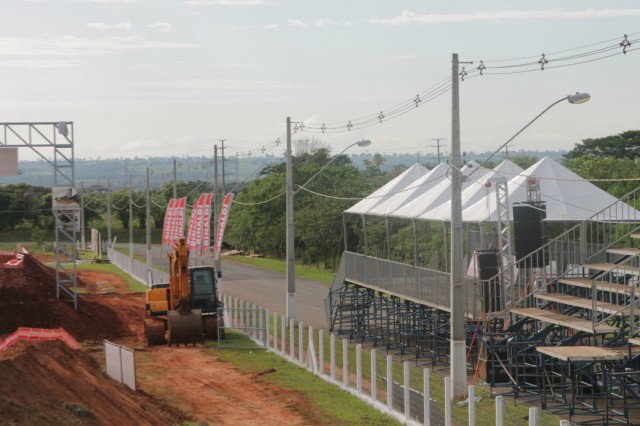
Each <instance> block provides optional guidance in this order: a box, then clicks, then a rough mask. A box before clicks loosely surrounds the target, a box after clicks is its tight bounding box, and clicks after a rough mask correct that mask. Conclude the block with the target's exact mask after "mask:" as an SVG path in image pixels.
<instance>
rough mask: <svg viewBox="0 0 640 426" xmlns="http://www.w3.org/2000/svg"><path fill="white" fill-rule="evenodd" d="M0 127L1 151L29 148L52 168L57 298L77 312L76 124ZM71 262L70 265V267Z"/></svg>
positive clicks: (41, 123) (78, 223) (12, 124)
mask: <svg viewBox="0 0 640 426" xmlns="http://www.w3.org/2000/svg"><path fill="white" fill-rule="evenodd" d="M0 128H1V129H2V134H1V136H0V148H29V149H30V150H32V151H33V152H34V153H36V154H37V155H38V156H39V157H40V158H41V159H42V160H44V161H45V162H47V163H49V164H50V165H51V166H52V167H53V188H52V192H53V193H54V196H53V205H52V211H53V215H54V217H55V238H56V240H55V253H56V295H57V297H58V298H61V299H65V300H69V301H71V302H72V303H73V306H74V309H78V291H77V290H78V282H77V276H76V274H77V269H76V260H77V247H76V231H78V229H79V226H80V205H79V204H78V203H77V202H75V200H74V199H73V198H74V196H75V186H74V185H75V169H74V133H73V131H74V127H73V122H71V121H58V122H27V123H0ZM56 194H57V195H56ZM69 249H70V250H69ZM63 250H64V251H66V252H67V253H68V254H69V255H70V256H71V260H70V261H69V260H66V259H62V257H61V251H63ZM68 263H71V266H67V264H68Z"/></svg>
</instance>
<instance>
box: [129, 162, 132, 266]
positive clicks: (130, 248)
mask: <svg viewBox="0 0 640 426" xmlns="http://www.w3.org/2000/svg"><path fill="white" fill-rule="evenodd" d="M131 180H132V178H131V173H129V261H130V262H131V264H133V198H132V192H133V183H132V181H131Z"/></svg>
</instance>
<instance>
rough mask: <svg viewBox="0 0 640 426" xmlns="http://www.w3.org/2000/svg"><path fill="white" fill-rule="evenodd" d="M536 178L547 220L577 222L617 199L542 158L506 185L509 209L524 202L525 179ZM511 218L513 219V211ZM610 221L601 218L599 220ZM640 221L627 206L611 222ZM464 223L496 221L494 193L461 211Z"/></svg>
mask: <svg viewBox="0 0 640 426" xmlns="http://www.w3.org/2000/svg"><path fill="white" fill-rule="evenodd" d="M532 177H535V178H538V179H539V185H540V195H541V200H542V201H544V202H545V203H546V209H547V219H546V220H548V221H563V222H564V221H579V220H584V219H588V218H590V217H592V216H594V215H595V214H596V213H598V212H600V211H602V210H603V209H606V208H607V207H608V206H610V205H612V204H614V203H616V202H617V201H618V199H617V198H615V197H614V196H612V195H610V194H609V193H607V192H605V191H603V190H602V189H600V188H598V187H597V186H595V185H593V184H592V183H591V182H588V181H586V180H584V179H583V178H581V177H580V176H578V175H577V174H575V173H573V172H572V171H570V170H568V169H566V168H565V167H563V166H562V165H560V164H558V163H556V162H555V161H553V160H552V159H551V158H549V157H545V158H543V159H541V160H540V161H538V162H537V163H535V164H534V165H533V166H531V167H529V168H528V169H527V170H525V171H523V172H522V173H520V174H519V175H518V176H516V177H514V178H513V179H511V180H510V181H509V183H508V185H507V187H508V195H509V204H510V206H509V207H510V209H513V204H514V203H521V202H526V201H527V180H528V179H529V178H532ZM510 217H512V218H513V210H511V213H510ZM608 219H609V218H607V217H603V218H602V220H608ZM625 219H636V220H637V219H640V212H639V211H637V210H635V209H634V208H632V207H630V206H625V207H624V208H623V209H622V210H621V211H620V210H619V211H616V212H615V217H614V216H611V218H610V220H625ZM462 220H463V221H464V222H495V221H496V220H497V207H496V196H495V192H492V193H491V194H489V195H487V196H486V197H484V198H483V199H481V200H479V201H477V202H475V203H473V204H472V205H470V206H468V207H467V208H465V209H463V211H462Z"/></svg>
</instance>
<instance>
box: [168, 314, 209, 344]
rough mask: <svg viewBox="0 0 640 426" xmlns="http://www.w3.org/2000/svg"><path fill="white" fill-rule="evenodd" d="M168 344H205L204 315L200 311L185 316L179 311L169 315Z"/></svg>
mask: <svg viewBox="0 0 640 426" xmlns="http://www.w3.org/2000/svg"><path fill="white" fill-rule="evenodd" d="M168 316H169V321H168V328H169V332H168V343H169V346H171V345H180V344H184V345H188V344H190V343H191V344H194V345H195V344H196V343H203V342H204V337H203V332H202V313H201V310H200V309H193V310H192V311H191V312H190V313H187V314H184V313H180V312H179V311H169V313H168Z"/></svg>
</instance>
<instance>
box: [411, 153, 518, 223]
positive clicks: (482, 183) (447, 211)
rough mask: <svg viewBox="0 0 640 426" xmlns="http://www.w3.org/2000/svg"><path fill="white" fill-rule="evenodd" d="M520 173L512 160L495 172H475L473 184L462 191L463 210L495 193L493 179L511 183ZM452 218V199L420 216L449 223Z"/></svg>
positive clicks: (501, 164)
mask: <svg viewBox="0 0 640 426" xmlns="http://www.w3.org/2000/svg"><path fill="white" fill-rule="evenodd" d="M520 173H522V167H520V166H518V165H517V164H515V163H514V162H513V161H511V160H504V161H503V162H502V163H500V164H498V165H497V166H496V167H495V168H494V169H493V170H489V171H487V172H486V173H484V174H483V173H482V172H481V171H480V170H478V171H476V172H474V173H473V174H472V175H471V177H470V180H471V183H470V184H469V185H467V187H466V189H464V190H463V191H462V209H465V208H467V207H469V206H471V205H473V204H475V203H476V202H478V201H479V200H481V199H484V198H485V197H486V196H487V195H490V194H491V193H494V192H495V187H494V186H493V185H492V184H491V180H492V179H496V178H503V179H506V180H507V181H509V180H511V179H513V178H514V177H515V176H517V175H519V174H520ZM449 188H450V187H449ZM494 197H495V195H494ZM450 217H451V199H450V197H449V199H448V200H447V201H446V202H445V203H442V204H440V205H437V206H436V207H434V208H432V209H431V210H428V211H427V212H425V213H423V214H421V215H420V216H419V218H420V219H425V220H436V221H449V218H450Z"/></svg>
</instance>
